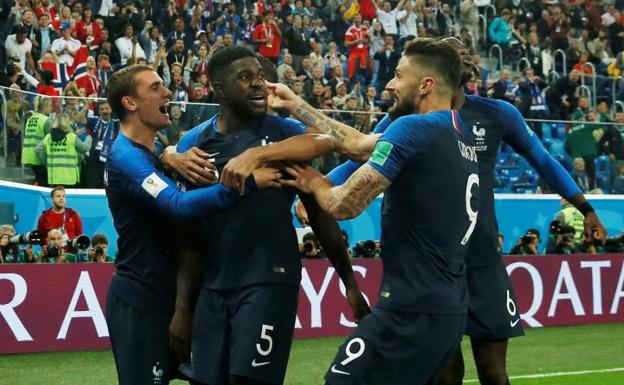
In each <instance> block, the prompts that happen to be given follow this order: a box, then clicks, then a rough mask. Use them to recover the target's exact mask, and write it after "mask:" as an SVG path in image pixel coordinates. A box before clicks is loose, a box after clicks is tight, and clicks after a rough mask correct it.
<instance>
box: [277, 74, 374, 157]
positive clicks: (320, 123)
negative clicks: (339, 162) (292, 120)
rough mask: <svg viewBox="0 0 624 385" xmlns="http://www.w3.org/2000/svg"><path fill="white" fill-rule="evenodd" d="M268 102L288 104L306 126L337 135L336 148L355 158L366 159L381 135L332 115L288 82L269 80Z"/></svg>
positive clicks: (281, 104) (284, 106)
mask: <svg viewBox="0 0 624 385" xmlns="http://www.w3.org/2000/svg"><path fill="white" fill-rule="evenodd" d="M267 88H268V90H269V98H268V103H269V106H271V107H272V108H274V109H275V108H286V109H287V110H288V111H289V112H290V113H292V114H293V115H294V116H295V117H296V118H297V119H298V120H300V121H301V122H302V123H304V124H305V125H306V126H309V127H314V128H315V129H316V130H318V132H319V133H321V134H327V135H331V136H332V137H334V138H336V143H337V146H336V151H338V152H340V153H341V154H343V155H345V156H347V157H349V158H351V159H353V160H360V161H365V160H366V159H368V157H369V156H370V154H371V153H372V152H373V149H374V147H375V142H376V141H377V139H378V136H375V135H366V134H363V133H361V132H359V131H358V130H356V129H355V128H353V127H349V126H347V125H346V124H344V123H340V122H338V121H336V120H334V119H331V118H330V117H328V116H327V115H325V114H323V113H322V112H320V111H318V110H316V109H315V108H313V107H312V106H310V105H309V104H308V103H306V102H305V101H304V100H303V99H301V98H300V97H299V96H297V95H295V93H294V92H292V90H291V89H290V88H288V87H287V86H285V85H283V84H279V83H267Z"/></svg>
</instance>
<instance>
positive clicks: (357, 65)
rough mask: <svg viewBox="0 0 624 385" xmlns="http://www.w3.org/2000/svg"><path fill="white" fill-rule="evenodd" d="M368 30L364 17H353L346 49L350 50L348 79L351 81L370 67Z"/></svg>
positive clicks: (346, 36) (346, 37)
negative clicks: (364, 24) (363, 21)
mask: <svg viewBox="0 0 624 385" xmlns="http://www.w3.org/2000/svg"><path fill="white" fill-rule="evenodd" d="M368 39H369V37H368V28H367V27H365V26H363V25H362V16H361V15H360V14H356V15H355V16H353V25H352V26H351V27H349V29H348V30H347V33H346V34H345V43H344V44H345V47H346V48H348V49H349V59H348V60H349V62H348V66H347V77H348V78H349V79H351V78H352V77H353V76H354V75H355V74H356V73H358V72H360V71H361V70H362V69H364V70H365V69H366V68H367V67H368V65H369V64H368V60H369V57H368V45H367V41H368Z"/></svg>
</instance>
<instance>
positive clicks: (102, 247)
mask: <svg viewBox="0 0 624 385" xmlns="http://www.w3.org/2000/svg"><path fill="white" fill-rule="evenodd" d="M88 256H89V261H91V262H98V263H104V262H115V257H113V256H111V255H108V239H107V238H106V235H104V234H95V235H94V236H93V238H91V248H90V249H89V252H88Z"/></svg>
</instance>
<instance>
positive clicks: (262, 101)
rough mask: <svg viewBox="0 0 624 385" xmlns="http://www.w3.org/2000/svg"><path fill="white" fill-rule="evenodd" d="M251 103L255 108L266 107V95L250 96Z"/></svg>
mask: <svg viewBox="0 0 624 385" xmlns="http://www.w3.org/2000/svg"><path fill="white" fill-rule="evenodd" d="M248 99H249V101H250V102H251V104H252V105H253V106H255V107H264V106H266V95H265V94H255V95H252V96H250V97H249V98H248Z"/></svg>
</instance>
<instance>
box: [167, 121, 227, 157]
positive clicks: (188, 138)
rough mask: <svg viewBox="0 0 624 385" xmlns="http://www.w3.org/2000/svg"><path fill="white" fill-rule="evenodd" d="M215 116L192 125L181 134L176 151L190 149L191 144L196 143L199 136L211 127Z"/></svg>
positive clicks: (194, 144)
mask: <svg viewBox="0 0 624 385" xmlns="http://www.w3.org/2000/svg"><path fill="white" fill-rule="evenodd" d="M216 116H217V115H215V116H214V117H212V118H210V119H208V120H207V121H205V122H203V123H201V124H199V125H197V126H195V127H193V128H192V129H190V130H189V131H188V132H187V133H186V134H184V135H183V136H182V138H181V139H180V141H179V142H178V145H177V149H178V152H184V151H186V150H188V149H190V148H191V147H193V146H196V145H197V144H198V141H199V138H200V136H201V135H202V134H203V133H204V132H206V131H207V130H209V129H212V125H213V124H214V121H215V120H216Z"/></svg>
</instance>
